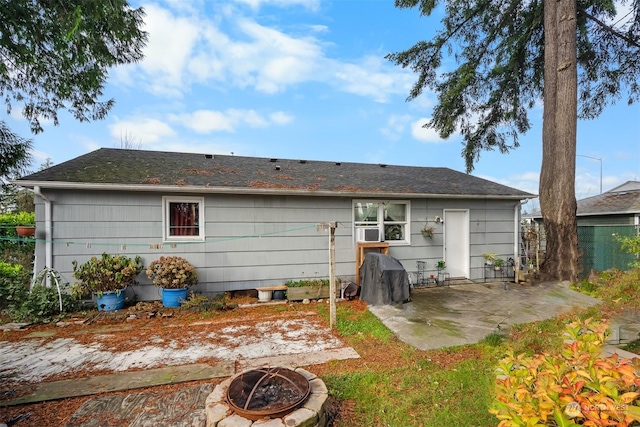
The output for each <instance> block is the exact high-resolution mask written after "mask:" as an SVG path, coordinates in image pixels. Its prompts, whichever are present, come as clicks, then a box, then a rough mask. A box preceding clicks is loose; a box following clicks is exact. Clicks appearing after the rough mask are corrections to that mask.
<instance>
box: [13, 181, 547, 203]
mask: <svg viewBox="0 0 640 427" xmlns="http://www.w3.org/2000/svg"><path fill="white" fill-rule="evenodd" d="M13 183H14V184H15V185H19V186H22V187H27V188H34V187H40V188H41V189H45V188H48V189H72V190H100V191H138V192H149V191H150V192H162V193H208V194H272V195H281V196H305V195H306V196H321V197H368V198H371V197H373V198H398V197H404V198H412V199H423V198H447V199H501V200H505V199H508V200H525V199H531V198H535V197H537V196H535V195H533V194H527V195H517V194H506V195H493V194H478V195H474V194H437V193H391V192H370V191H369V192H367V191H363V192H357V191H331V190H306V189H291V188H253V187H203V186H195V185H180V186H177V185H152V184H140V185H131V184H97V183H81V182H62V181H18V180H17V181H13Z"/></svg>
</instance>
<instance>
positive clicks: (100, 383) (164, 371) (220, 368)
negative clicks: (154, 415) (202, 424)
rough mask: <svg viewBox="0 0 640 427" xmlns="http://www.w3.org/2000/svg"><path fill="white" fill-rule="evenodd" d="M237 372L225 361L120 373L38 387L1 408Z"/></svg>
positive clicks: (56, 382)
mask: <svg viewBox="0 0 640 427" xmlns="http://www.w3.org/2000/svg"><path fill="white" fill-rule="evenodd" d="M234 372H235V368H234V362H229V361H222V362H218V363H216V365H215V366H211V365H206V364H201V363H198V364H194V365H183V366H172V367H168V368H157V369H147V370H144V371H134V372H120V373H117V374H111V375H102V376H97V377H92V378H79V379H73V380H62V381H51V382H46V383H40V384H38V385H37V386H36V389H35V390H34V392H33V393H31V394H29V395H26V396H21V397H18V398H15V399H12V400H5V401H0V406H13V405H22V404H25V403H35V402H45V401H49V400H57V399H66V398H69V397H79V396H90V395H94V394H99V393H106V392H112V391H123V390H132V389H137V388H144V387H153V386H157V385H165V384H177V383H181V382H186V381H199V380H207V379H213V378H221V377H229V376H231V375H233V374H234Z"/></svg>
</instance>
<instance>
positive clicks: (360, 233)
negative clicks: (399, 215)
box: [356, 227, 382, 242]
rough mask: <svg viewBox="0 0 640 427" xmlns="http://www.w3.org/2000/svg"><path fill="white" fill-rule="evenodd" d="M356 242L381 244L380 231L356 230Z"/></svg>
mask: <svg viewBox="0 0 640 427" xmlns="http://www.w3.org/2000/svg"><path fill="white" fill-rule="evenodd" d="M356 240H357V241H358V242H380V241H382V239H381V238H380V229H379V228H377V227H360V228H356Z"/></svg>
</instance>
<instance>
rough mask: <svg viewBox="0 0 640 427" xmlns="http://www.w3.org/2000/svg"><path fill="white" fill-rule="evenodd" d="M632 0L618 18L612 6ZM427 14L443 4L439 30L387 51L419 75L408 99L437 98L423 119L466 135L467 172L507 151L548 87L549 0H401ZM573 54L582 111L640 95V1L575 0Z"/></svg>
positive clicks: (444, 133) (585, 114)
mask: <svg viewBox="0 0 640 427" xmlns="http://www.w3.org/2000/svg"><path fill="white" fill-rule="evenodd" d="M625 4H627V5H629V6H630V11H629V12H628V13H625V14H624V15H623V16H622V17H618V14H617V9H616V5H622V6H624V5H625ZM396 6H397V7H400V8H411V7H417V8H418V9H419V11H420V14H421V15H423V16H430V15H432V14H436V13H439V11H440V10H441V6H442V7H444V16H443V18H442V20H441V27H442V28H441V29H440V30H439V31H438V33H437V34H436V36H435V37H433V38H432V39H431V40H427V41H419V42H418V43H416V44H415V45H414V46H412V47H411V48H409V49H407V50H405V51H402V52H397V53H392V54H389V55H387V59H389V60H390V61H392V62H394V63H396V64H397V65H400V66H402V67H404V68H410V69H412V70H413V71H415V72H416V73H417V74H418V79H417V81H416V83H415V84H414V86H413V88H412V89H411V91H410V93H409V97H408V99H409V100H411V99H414V98H416V97H418V96H419V95H420V94H421V93H422V92H423V91H424V90H425V89H428V90H431V91H434V92H435V93H436V94H437V97H438V102H437V105H436V107H435V108H434V111H433V116H432V119H431V121H430V122H429V123H428V124H427V126H429V127H433V128H434V129H435V130H437V131H438V132H439V134H440V136H441V137H443V138H446V137H449V136H451V135H452V134H454V133H456V132H459V133H460V134H461V135H462V136H463V137H464V148H463V150H462V155H463V157H464V159H465V163H466V168H467V171H468V172H470V171H472V170H473V168H474V164H475V162H477V161H478V160H479V158H480V154H481V152H482V151H484V150H496V149H497V150H499V151H500V152H503V153H506V152H508V151H509V150H511V149H513V148H516V147H518V145H519V140H518V137H519V135H521V134H523V133H525V132H527V131H528V130H529V129H530V128H531V121H530V119H529V112H530V109H531V108H532V107H533V106H534V105H535V104H536V103H537V102H539V101H540V100H541V99H542V94H543V88H544V51H545V49H544V1H543V0H531V1H529V0H527V1H525V0H479V1H474V2H467V1H464V0H451V1H447V2H443V1H437V0H396ZM577 8H578V13H577V19H576V21H577V22H576V24H577V30H576V58H577V66H578V90H579V101H580V104H579V105H580V106H579V117H581V118H595V117H597V116H598V115H599V114H600V113H601V112H602V110H603V109H604V108H605V107H606V105H608V104H609V103H611V102H615V101H616V100H618V99H620V98H622V97H624V98H625V100H626V102H627V103H629V104H631V103H633V102H637V101H638V100H639V99H640V85H639V83H638V81H639V79H640V67H638V64H640V2H638V1H637V0H635V1H633V2H629V1H621V2H615V4H614V1H613V0H579V1H578V2H577Z"/></svg>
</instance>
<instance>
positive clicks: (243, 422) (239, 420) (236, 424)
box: [216, 414, 253, 427]
mask: <svg viewBox="0 0 640 427" xmlns="http://www.w3.org/2000/svg"><path fill="white" fill-rule="evenodd" d="M251 424H253V421H251V420H248V419H246V418H243V417H241V416H239V415H236V414H233V415H231V416H230V417H227V418H225V419H224V420H222V421H220V422H219V423H218V425H217V426H216V427H251Z"/></svg>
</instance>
